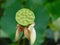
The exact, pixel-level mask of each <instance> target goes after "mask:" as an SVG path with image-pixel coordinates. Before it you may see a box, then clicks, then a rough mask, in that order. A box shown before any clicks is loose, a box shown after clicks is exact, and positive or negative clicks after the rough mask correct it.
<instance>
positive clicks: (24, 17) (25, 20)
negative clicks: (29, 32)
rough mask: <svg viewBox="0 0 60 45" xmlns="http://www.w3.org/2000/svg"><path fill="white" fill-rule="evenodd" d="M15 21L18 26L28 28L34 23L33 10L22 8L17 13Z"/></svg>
mask: <svg viewBox="0 0 60 45" xmlns="http://www.w3.org/2000/svg"><path fill="white" fill-rule="evenodd" d="M15 19H16V21H17V23H18V24H20V25H23V26H28V25H29V24H32V23H33V22H34V19H35V15H34V13H33V12H32V11H31V10H29V9H26V8H22V9H20V10H19V11H17V13H16V17H15Z"/></svg>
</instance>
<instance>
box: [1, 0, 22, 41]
mask: <svg viewBox="0 0 60 45" xmlns="http://www.w3.org/2000/svg"><path fill="white" fill-rule="evenodd" d="M20 8H21V6H20V2H19V1H16V2H15V3H14V4H13V5H11V6H9V7H8V8H5V11H4V15H3V17H2V19H1V25H2V29H3V31H5V32H6V33H7V34H8V35H9V37H10V38H11V39H12V40H14V38H15V32H16V25H17V23H16V21H15V14H16V12H17V11H18V10H19V9H20ZM11 35H13V36H12V37H11Z"/></svg>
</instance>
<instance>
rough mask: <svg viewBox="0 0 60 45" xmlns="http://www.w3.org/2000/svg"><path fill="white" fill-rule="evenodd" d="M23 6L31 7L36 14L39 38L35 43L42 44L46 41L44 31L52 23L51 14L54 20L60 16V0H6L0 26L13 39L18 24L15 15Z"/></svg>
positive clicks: (2, 6)
mask: <svg viewBox="0 0 60 45" xmlns="http://www.w3.org/2000/svg"><path fill="white" fill-rule="evenodd" d="M23 7H25V8H29V9H31V10H32V11H33V12H34V14H35V16H36V19H35V23H36V25H35V29H36V33H37V38H36V42H35V44H34V45H40V44H41V43H42V42H43V41H44V36H45V33H44V32H45V31H46V30H47V26H48V24H49V23H50V16H52V18H51V19H52V20H53V19H54V20H55V19H57V18H58V17H59V16H60V0H5V2H4V3H2V5H1V8H3V9H4V13H3V16H2V17H1V18H0V19H1V21H0V27H1V29H2V30H3V31H4V32H5V33H6V34H7V35H8V37H9V38H10V39H11V40H12V41H14V38H15V32H16V25H17V23H16V20H15V15H16V12H17V11H18V10H19V9H21V8H23ZM20 37H21V35H20Z"/></svg>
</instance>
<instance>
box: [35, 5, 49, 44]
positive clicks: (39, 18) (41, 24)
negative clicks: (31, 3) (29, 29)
mask: <svg viewBox="0 0 60 45" xmlns="http://www.w3.org/2000/svg"><path fill="white" fill-rule="evenodd" d="M34 13H35V17H36V19H35V23H36V25H35V29H36V33H37V36H36V37H37V38H36V43H35V45H40V44H41V43H42V42H43V41H44V36H45V35H44V32H45V30H46V29H45V28H46V27H47V25H48V22H49V15H48V12H47V10H46V8H45V7H44V6H37V7H36V8H35V9H34Z"/></svg>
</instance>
